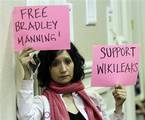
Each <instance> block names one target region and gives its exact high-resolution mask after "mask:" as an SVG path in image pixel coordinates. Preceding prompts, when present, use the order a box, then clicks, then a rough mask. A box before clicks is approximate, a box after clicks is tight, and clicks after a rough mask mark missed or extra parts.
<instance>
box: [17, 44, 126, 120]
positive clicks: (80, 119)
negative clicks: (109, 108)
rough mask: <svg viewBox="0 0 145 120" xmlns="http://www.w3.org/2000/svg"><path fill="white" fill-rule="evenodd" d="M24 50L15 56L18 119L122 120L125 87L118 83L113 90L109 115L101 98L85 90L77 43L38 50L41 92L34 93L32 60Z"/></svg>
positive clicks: (82, 64)
mask: <svg viewBox="0 0 145 120" xmlns="http://www.w3.org/2000/svg"><path fill="white" fill-rule="evenodd" d="M34 51H35V50H33V49H32V48H27V49H25V50H23V51H22V52H21V53H20V54H19V57H18V60H19V62H20V68H21V72H22V73H23V74H22V79H23V80H22V85H21V89H20V91H19V92H18V95H17V105H18V116H19V119H20V120H123V119H124V118H123V117H124V116H123V113H122V106H123V103H124V101H125V99H126V91H125V90H124V89H123V88H122V87H121V86H117V87H116V88H115V90H114V92H113V95H114V98H115V112H114V113H113V114H112V115H111V116H110V118H109V117H108V115H107V113H106V109H105V105H104V103H103V99H102V98H101V97H100V96H99V95H98V94H96V93H91V94H90V93H88V92H87V91H85V90H84V86H83V84H82V82H81V80H82V79H83V78H84V59H83V57H82V56H81V55H80V54H79V52H78V50H77V49H76V47H75V46H74V45H73V44H71V49H70V50H56V51H40V52H39V53H38V58H39V60H40V66H39V68H38V75H37V77H38V80H39V84H40V86H41V87H42V88H43V92H42V95H40V96H35V97H34V96H33V80H31V74H32V71H31V68H30V66H29V62H31V63H33V64H35V62H34V60H33V59H32V57H30V56H29V54H30V53H32V52H34Z"/></svg>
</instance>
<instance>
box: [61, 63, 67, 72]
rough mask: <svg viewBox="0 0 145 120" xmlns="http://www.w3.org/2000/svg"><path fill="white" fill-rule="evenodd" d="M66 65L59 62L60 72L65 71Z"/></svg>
mask: <svg viewBox="0 0 145 120" xmlns="http://www.w3.org/2000/svg"><path fill="white" fill-rule="evenodd" d="M66 67H67V66H66V65H65V64H64V63H61V65H60V72H66V71H67V68H66Z"/></svg>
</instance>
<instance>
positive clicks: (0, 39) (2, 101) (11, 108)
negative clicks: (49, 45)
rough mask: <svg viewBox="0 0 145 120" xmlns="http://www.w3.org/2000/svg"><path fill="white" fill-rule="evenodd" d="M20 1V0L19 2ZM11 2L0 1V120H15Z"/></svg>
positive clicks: (15, 3)
mask: <svg viewBox="0 0 145 120" xmlns="http://www.w3.org/2000/svg"><path fill="white" fill-rule="evenodd" d="M21 1H22V0H21ZM20 4H23V3H22V2H18V0H17V1H13V0H1V1H0V120H16V104H15V102H16V92H15V91H16V85H15V64H14V63H15V60H14V52H13V50H12V46H11V45H12V42H11V38H12V36H11V24H10V22H11V12H12V8H13V6H14V5H20Z"/></svg>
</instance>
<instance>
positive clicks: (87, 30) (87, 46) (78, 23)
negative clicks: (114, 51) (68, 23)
mask: <svg viewBox="0 0 145 120" xmlns="http://www.w3.org/2000/svg"><path fill="white" fill-rule="evenodd" d="M68 1H69V2H70V3H72V4H73V18H74V41H75V44H76V46H77V47H78V48H79V50H80V52H81V53H82V55H83V56H84V57H85V58H86V60H87V61H88V60H91V59H92V45H93V44H104V43H107V30H106V16H105V14H106V6H107V5H108V4H109V0H97V23H96V25H95V26H86V11H85V0H68Z"/></svg>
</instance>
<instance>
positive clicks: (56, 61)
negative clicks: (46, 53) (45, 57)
mask: <svg viewBox="0 0 145 120" xmlns="http://www.w3.org/2000/svg"><path fill="white" fill-rule="evenodd" d="M58 65H59V61H58V60H54V61H53V62H52V64H51V66H52V67H56V66H58Z"/></svg>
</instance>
